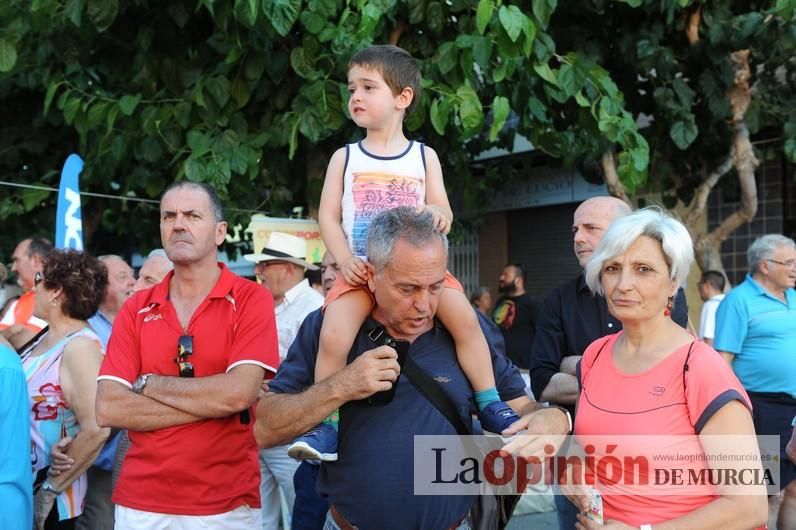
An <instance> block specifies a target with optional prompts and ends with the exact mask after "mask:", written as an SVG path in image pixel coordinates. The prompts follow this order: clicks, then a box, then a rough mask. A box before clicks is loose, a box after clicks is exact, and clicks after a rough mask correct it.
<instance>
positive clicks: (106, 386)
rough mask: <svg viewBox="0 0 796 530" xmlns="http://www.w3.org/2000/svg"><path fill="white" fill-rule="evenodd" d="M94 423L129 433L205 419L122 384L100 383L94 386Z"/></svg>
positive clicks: (104, 381)
mask: <svg viewBox="0 0 796 530" xmlns="http://www.w3.org/2000/svg"><path fill="white" fill-rule="evenodd" d="M96 414H97V424H98V425H99V426H100V427H116V428H118V429H128V430H131V431H155V430H158V429H165V428H166V427H174V426H175V425H185V424H186V423H193V422H195V421H201V420H202V419H204V418H201V417H199V416H194V415H192V414H188V413H187V412H185V411H182V410H179V409H175V408H174V407H170V406H168V405H164V404H163V403H160V402H158V401H155V400H154V399H151V398H148V397H146V396H140V395H138V394H136V393H134V392H133V391H132V390H130V389H129V388H126V387H125V386H124V385H122V384H121V383H118V382H116V381H108V380H103V381H100V382H99V383H98V386H97V404H96Z"/></svg>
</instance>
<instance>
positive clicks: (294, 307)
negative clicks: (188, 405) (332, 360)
mask: <svg viewBox="0 0 796 530" xmlns="http://www.w3.org/2000/svg"><path fill="white" fill-rule="evenodd" d="M306 257H307V243H306V241H305V240H304V239H302V238H300V237H296V236H293V235H290V234H285V233H282V232H271V235H270V236H269V237H268V241H267V242H266V244H265V247H263V249H262V250H260V251H259V252H257V253H255V254H247V255H245V256H244V258H245V259H247V260H248V261H251V262H254V263H255V269H254V270H255V273H256V274H257V279H258V280H259V281H260V282H262V284H263V285H264V286H265V287H267V288H268V290H269V291H271V296H273V297H274V306H275V307H274V312H275V313H276V332H277V335H278V337H279V360H280V362H281V361H282V360H283V359H284V358H285V356H287V350H288V348H290V345H291V344H292V343H293V339H295V338H296V334H297V333H298V329H299V327H300V326H301V323H302V322H304V318H305V317H306V316H307V315H308V314H310V313H312V312H313V311H315V310H316V309H318V308H319V307H321V306H322V305H323V296H321V295H320V294H319V293H318V292H317V291H316V290H315V289H313V288H312V287H311V286H310V284H309V282H308V281H307V280H306V279H305V278H304V270H305V269H309V270H317V269H318V267H317V266H315V265H313V264H311V263H309V262H308V261H307V260H306ZM298 466H299V463H298V462H297V461H295V460H293V459H292V458H290V457H289V456H287V446H286V445H282V446H278V447H272V448H270V449H264V450H262V451H260V472H261V475H262V479H261V482H260V496H261V497H262V503H263V530H270V529H273V530H278V529H279V520H280V512H281V509H280V507H281V502H280V497H279V489H280V488H281V489H282V493H283V494H284V496H285V501H286V502H287V506H288V512H289V513H288V514H285V515H286V517H285V520H286V521H288V522H289V520H290V513H292V511H293V503H294V501H295V497H296V494H295V489H294V487H293V475H294V474H295V473H296V469H298Z"/></svg>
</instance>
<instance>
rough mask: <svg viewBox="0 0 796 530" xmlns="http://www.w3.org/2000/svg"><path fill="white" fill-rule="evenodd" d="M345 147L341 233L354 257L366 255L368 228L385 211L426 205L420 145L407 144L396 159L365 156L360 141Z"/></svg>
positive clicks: (421, 147)
mask: <svg viewBox="0 0 796 530" xmlns="http://www.w3.org/2000/svg"><path fill="white" fill-rule="evenodd" d="M345 147H346V161H345V169H344V170H343V204H342V210H343V223H342V225H343V232H344V233H345V236H346V238H348V245H349V247H351V252H352V253H353V254H354V255H355V256H359V257H364V256H365V245H366V243H367V239H368V226H370V222H371V220H372V219H373V218H374V217H376V215H378V214H379V213H381V212H382V211H384V210H389V209H391V208H397V207H398V206H412V207H415V208H416V207H418V206H423V205H425V204H426V158H425V153H424V149H423V144H422V143H420V142H415V141H410V142H409V146H408V147H407V148H406V150H405V151H404V152H403V153H401V154H399V155H396V156H377V155H373V154H371V153H368V152H367V151H366V150H365V149H364V148H363V147H362V142H357V143H353V144H348V145H346V146H345Z"/></svg>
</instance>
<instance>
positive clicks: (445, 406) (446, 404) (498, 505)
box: [401, 357, 520, 530]
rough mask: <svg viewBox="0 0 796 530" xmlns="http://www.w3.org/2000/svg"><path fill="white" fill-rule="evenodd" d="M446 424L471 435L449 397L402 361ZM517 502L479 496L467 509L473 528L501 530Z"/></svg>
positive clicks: (410, 363) (513, 498) (419, 370)
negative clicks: (445, 420) (443, 417)
mask: <svg viewBox="0 0 796 530" xmlns="http://www.w3.org/2000/svg"><path fill="white" fill-rule="evenodd" d="M401 373H402V374H403V375H405V376H406V377H408V378H409V381H410V382H411V383H412V384H413V385H414V386H415V388H417V390H418V391H419V392H420V393H421V394H422V395H423V397H425V398H426V399H427V400H428V401H429V402H430V403H431V404H432V405H434V407H435V408H436V409H437V410H439V411H440V412H441V413H442V415H443V416H445V418H446V419H447V420H448V422H449V423H450V424H451V425H453V427H454V428H455V429H456V432H457V433H458V434H459V435H460V436H465V435H468V434H473V427H472V424H470V426H469V427H468V426H467V425H466V424H465V422H464V420H463V419H462V417H461V416H459V413H458V412H456V406H455V405H454V404H453V401H452V400H451V398H450V396H449V395H448V394H446V393H445V391H444V390H442V387H441V386H439V384H437V382H436V381H434V379H432V378H431V376H430V375H428V374H427V373H426V372H425V371H423V369H422V368H420V367H419V366H418V365H417V363H415V362H414V360H412V358H411V357H407V358H406V361H404V367H403V370H402V372H401ZM519 500H520V496H519V495H494V494H493V495H484V494H482V495H479V496H478V497H477V499H476V502H475V504H473V506H472V508H470V515H469V517H470V522H471V523H472V528H478V529H481V530H504V529H505V528H506V526H507V525H508V522H509V520H510V519H511V516H512V514H513V513H514V508H515V507H516V506H517V503H518V502H519Z"/></svg>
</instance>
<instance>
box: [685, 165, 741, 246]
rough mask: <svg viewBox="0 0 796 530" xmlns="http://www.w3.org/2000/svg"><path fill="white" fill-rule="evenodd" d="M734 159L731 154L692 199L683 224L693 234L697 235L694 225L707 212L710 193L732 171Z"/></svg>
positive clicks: (709, 176)
mask: <svg viewBox="0 0 796 530" xmlns="http://www.w3.org/2000/svg"><path fill="white" fill-rule="evenodd" d="M732 157H733V154H732V152H730V155H729V156H728V157H727V159H726V160H725V161H724V162H722V163H721V165H720V166H719V167H717V168H716V169H714V170H713V172H712V173H711V174H710V175H708V177H707V178H706V179H705V180H704V181H703V182H702V184H700V185H699V187H697V189H696V191H695V192H694V198H693V199H691V202H690V203H689V204H688V213H686V214H685V217H683V222H684V223H685V226H686V227H688V229H689V231H691V233H695V230H694V225H696V222H697V220H698V219H699V218H700V217H702V213H703V212H704V211H705V207H706V206H707V204H708V197H709V196H710V192H711V191H713V188H715V187H716V184H718V182H719V180H720V179H721V177H723V176H724V175H726V174H727V173H728V172H729V171H730V169H732Z"/></svg>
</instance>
